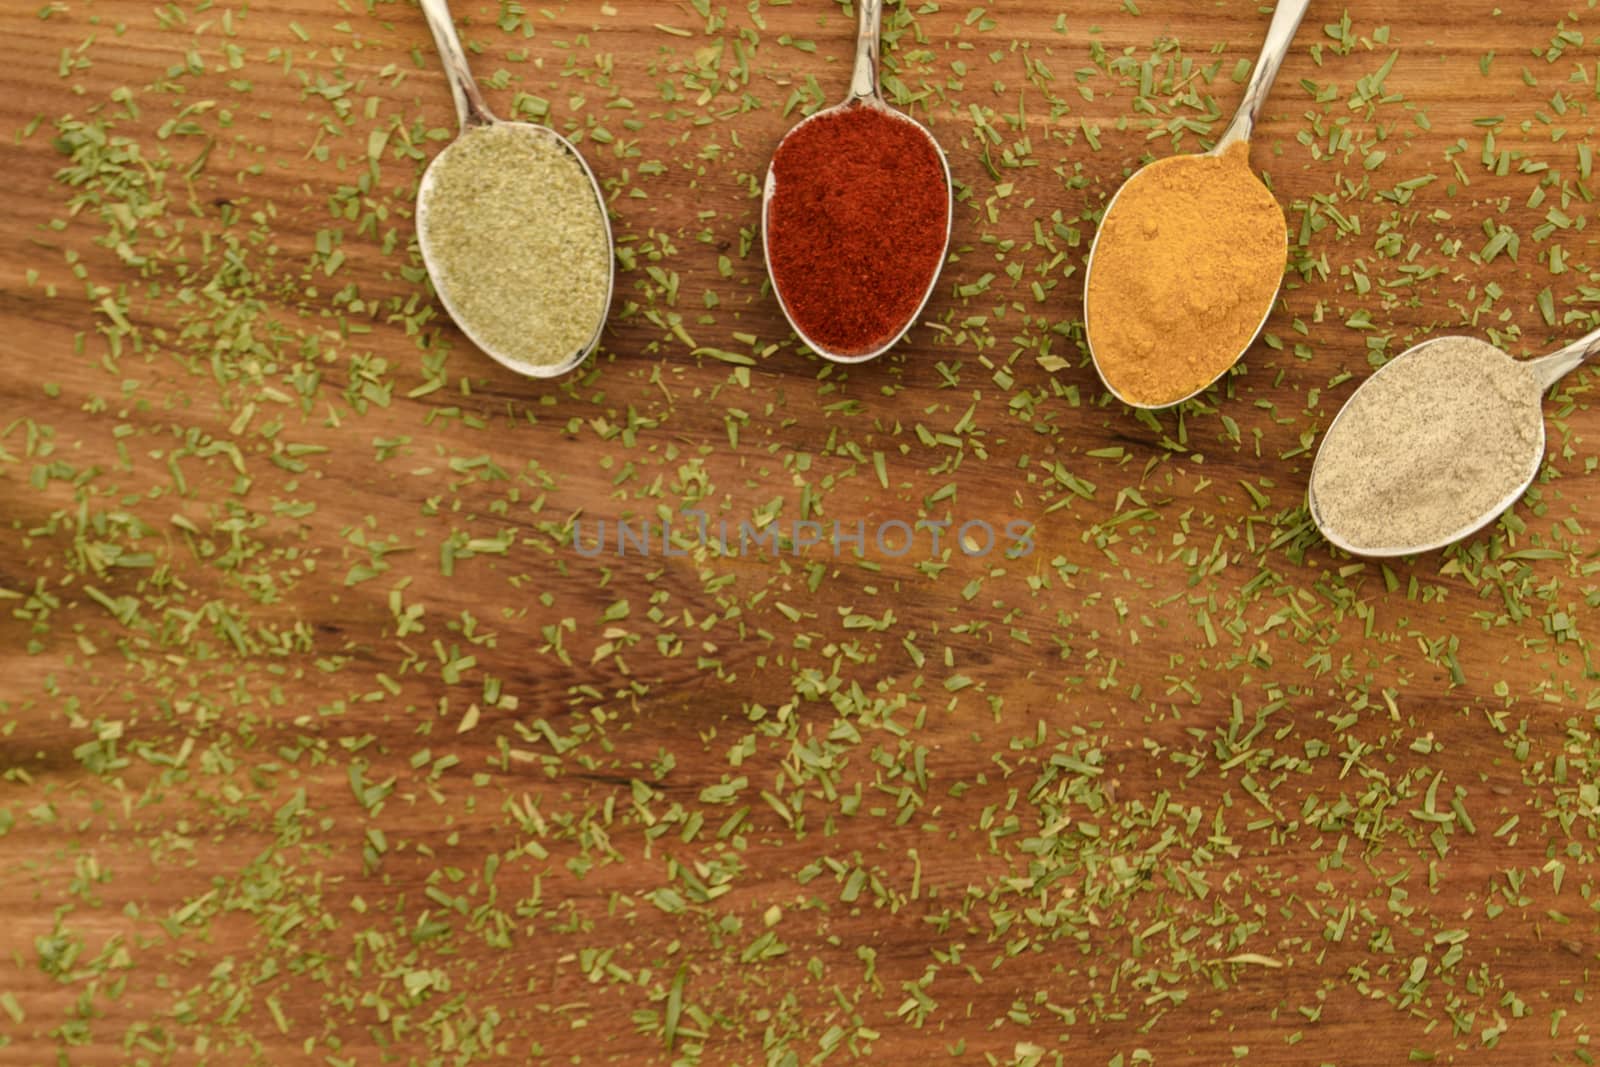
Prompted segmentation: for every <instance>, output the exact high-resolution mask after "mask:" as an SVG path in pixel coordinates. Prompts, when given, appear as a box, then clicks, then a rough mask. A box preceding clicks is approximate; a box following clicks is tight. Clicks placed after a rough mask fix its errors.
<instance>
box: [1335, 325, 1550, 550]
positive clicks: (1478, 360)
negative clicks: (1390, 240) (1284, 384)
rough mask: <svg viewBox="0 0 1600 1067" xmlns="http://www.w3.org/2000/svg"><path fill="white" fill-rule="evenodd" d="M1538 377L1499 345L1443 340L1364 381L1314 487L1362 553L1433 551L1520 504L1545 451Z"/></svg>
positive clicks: (1345, 537) (1339, 532)
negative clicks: (1518, 495)
mask: <svg viewBox="0 0 1600 1067" xmlns="http://www.w3.org/2000/svg"><path fill="white" fill-rule="evenodd" d="M1540 397H1541V389H1540V387H1539V382H1538V380H1537V379H1536V378H1535V377H1534V374H1533V371H1532V370H1530V369H1529V368H1528V367H1527V365H1525V364H1521V363H1518V362H1516V361H1515V360H1513V359H1511V358H1510V357H1508V356H1506V355H1505V354H1504V353H1503V352H1501V351H1500V350H1499V349H1497V348H1495V347H1494V346H1493V345H1490V344H1487V343H1486V342H1483V341H1478V340H1475V339H1473V338H1469V337H1446V338H1441V339H1439V340H1438V341H1435V342H1433V343H1431V344H1429V345H1428V346H1427V348H1426V349H1424V350H1423V351H1422V352H1419V353H1418V354H1416V355H1414V356H1407V357H1404V358H1401V359H1397V360H1395V361H1394V362H1393V363H1391V364H1389V365H1388V366H1386V367H1384V368H1383V369H1382V370H1380V371H1379V372H1378V373H1377V374H1375V375H1374V376H1373V377H1372V379H1371V381H1369V382H1368V383H1367V384H1366V385H1364V386H1363V387H1362V388H1361V389H1360V390H1359V391H1358V392H1357V393H1356V395H1355V396H1354V397H1352V398H1351V401H1350V403H1349V404H1348V405H1347V406H1346V408H1345V410H1344V412H1343V413H1342V414H1341V415H1340V417H1339V419H1338V421H1337V422H1336V423H1335V425H1334V426H1333V427H1332V428H1331V429H1330V430H1329V431H1328V434H1327V437H1326V438H1325V439H1324V440H1323V443H1322V448H1321V450H1320V451H1319V453H1318V454H1317V461H1316V464H1315V466H1314V468H1313V469H1312V474H1311V489H1312V494H1313V495H1314V496H1315V498H1316V504H1317V511H1318V513H1319V515H1320V517H1321V520H1322V524H1323V527H1324V529H1326V530H1328V531H1329V532H1330V533H1332V534H1334V535H1336V536H1337V537H1338V538H1339V539H1340V540H1342V541H1344V542H1345V543H1346V544H1348V545H1349V546H1351V547H1352V548H1355V549H1357V550H1362V549H1365V550H1369V551H1373V552H1381V551H1383V550H1385V549H1397V548H1405V547H1409V546H1421V545H1433V544H1438V543H1440V542H1443V541H1445V540H1446V539H1447V538H1450V537H1451V536H1452V535H1455V534H1458V533H1460V532H1461V531H1462V530H1463V528H1465V527H1467V526H1469V525H1472V524H1473V522H1474V521H1475V520H1478V519H1481V518H1483V517H1484V516H1486V515H1488V514H1489V513H1491V512H1497V511H1498V510H1500V509H1502V508H1504V507H1505V506H1506V505H1508V504H1510V503H1512V501H1511V499H1510V498H1511V494H1512V493H1514V492H1515V491H1516V489H1517V487H1518V486H1520V485H1521V484H1522V483H1523V482H1525V481H1527V480H1528V478H1529V476H1530V475H1532V474H1533V473H1534V472H1535V471H1536V470H1537V469H1538V465H1539V461H1540V459H1541V457H1542V456H1543V453H1544V412H1543V409H1542V408H1541V406H1540Z"/></svg>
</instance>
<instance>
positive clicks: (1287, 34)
mask: <svg viewBox="0 0 1600 1067" xmlns="http://www.w3.org/2000/svg"><path fill="white" fill-rule="evenodd" d="M1310 6H1311V0H1278V9H1277V10H1276V11H1274V12H1273V13H1272V25H1271V26H1269V27H1267V39H1266V42H1265V43H1263V44H1262V46H1261V58H1260V59H1258V60H1256V69H1255V71H1254V73H1252V74H1251V75H1250V84H1249V85H1247V86H1245V90H1244V99H1243V100H1241V101H1239V110H1238V112H1237V113H1235V115H1234V116H1233V121H1232V122H1230V123H1228V128H1227V129H1226V130H1224V131H1222V137H1221V138H1220V139H1219V140H1218V141H1217V145H1216V147H1215V148H1213V149H1212V150H1211V151H1212V154H1214V155H1220V154H1221V153H1222V152H1223V151H1225V150H1226V149H1228V148H1230V147H1232V146H1233V145H1235V144H1237V143H1239V142H1240V141H1248V140H1250V135H1251V134H1252V133H1254V132H1255V128H1256V119H1257V118H1258V117H1260V115H1261V108H1262V107H1263V106H1264V105H1265V104H1266V102H1267V94H1268V93H1270V92H1272V83H1273V82H1274V81H1276V80H1277V78H1278V71H1279V70H1280V69H1281V68H1282V67H1283V61H1284V59H1285V58H1287V57H1288V55H1289V45H1290V43H1291V42H1293V41H1294V34H1295V31H1296V30H1298V29H1299V28H1300V20H1301V19H1302V18H1304V17H1305V14H1306V8H1308V7H1310Z"/></svg>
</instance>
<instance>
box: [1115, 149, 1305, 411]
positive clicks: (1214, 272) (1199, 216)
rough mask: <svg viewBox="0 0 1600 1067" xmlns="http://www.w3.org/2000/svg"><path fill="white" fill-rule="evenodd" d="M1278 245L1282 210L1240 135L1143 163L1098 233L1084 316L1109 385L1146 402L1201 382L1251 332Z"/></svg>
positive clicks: (1280, 260)
mask: <svg viewBox="0 0 1600 1067" xmlns="http://www.w3.org/2000/svg"><path fill="white" fill-rule="evenodd" d="M1287 252H1288V225H1287V223H1286V222H1285V221H1284V217H1283V209H1282V208H1281V207H1279V206H1278V202H1277V200H1276V199H1274V197H1273V195H1272V193H1271V191H1270V190H1268V189H1267V187H1266V186H1265V185H1263V184H1261V179H1259V178H1257V177H1256V175H1255V172H1254V171H1252V170H1251V169H1250V146H1249V144H1248V142H1239V143H1237V144H1235V145H1233V146H1232V147H1231V148H1229V149H1227V150H1226V151H1225V152H1223V153H1222V154H1221V155H1220V156H1206V155H1200V156H1173V157H1171V158H1169V159H1163V160H1159V161H1157V162H1155V163H1152V164H1150V166H1148V167H1146V168H1145V169H1144V170H1143V171H1141V172H1140V173H1139V174H1138V175H1137V176H1136V177H1135V178H1134V179H1132V180H1130V181H1129V182H1128V183H1127V185H1125V186H1124V187H1123V189H1122V191H1121V192H1120V193H1119V194H1118V195H1117V198H1116V200H1115V202H1114V203H1113V204H1112V205H1111V208H1110V210H1109V211H1107V213H1106V217H1105V219H1104V220H1103V221H1102V222H1101V224H1100V232H1099V233H1098V234H1097V235H1096V238H1095V246H1094V261H1093V264H1092V268H1091V270H1090V273H1089V281H1088V289H1087V292H1086V293H1085V303H1086V306H1085V308H1084V319H1085V324H1086V327H1087V332H1088V336H1089V344H1090V347H1091V348H1092V349H1093V351H1094V359H1095V363H1096V365H1097V366H1098V367H1099V369H1100V373H1101V375H1102V376H1103V377H1104V378H1105V381H1106V384H1107V385H1109V386H1111V388H1112V389H1113V390H1115V392H1116V393H1117V395H1118V396H1120V397H1121V398H1122V399H1123V400H1126V401H1127V402H1129V403H1131V404H1138V405H1141V406H1145V407H1163V406H1165V405H1168V404H1175V403H1177V402H1178V401H1180V400H1182V399H1184V398H1185V397H1188V396H1190V395H1191V394H1193V393H1195V392H1198V391H1199V390H1200V389H1203V388H1205V387H1206V386H1207V385H1209V384H1210V383H1211V382H1212V381H1213V380H1214V379H1215V378H1216V377H1217V376H1218V375H1220V374H1222V373H1223V372H1224V371H1226V370H1227V369H1228V368H1229V367H1231V366H1232V365H1233V363H1234V361H1235V360H1237V359H1238V358H1239V354H1240V353H1241V352H1243V351H1244V349H1245V347H1246V346H1248V345H1249V344H1250V342H1251V341H1252V340H1254V339H1255V336H1256V333H1257V332H1258V331H1259V330H1260V329H1261V324H1262V320H1263V319H1265V318H1266V315H1267V312H1268V311H1270V310H1271V308H1272V302H1273V298H1274V297H1275V296H1276V295H1277V292H1278V285H1279V283H1280V282H1281V281H1282V279H1283V268H1284V263H1285V259H1286V256H1287Z"/></svg>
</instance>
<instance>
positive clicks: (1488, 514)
mask: <svg viewBox="0 0 1600 1067" xmlns="http://www.w3.org/2000/svg"><path fill="white" fill-rule="evenodd" d="M1443 340H1446V338H1441V337H1436V338H1432V339H1430V340H1427V341H1424V342H1422V343H1421V344H1418V345H1413V346H1412V347H1410V348H1408V349H1406V350H1405V351H1404V352H1402V353H1400V354H1399V355H1398V356H1396V357H1394V359H1392V360H1390V361H1389V362H1388V363H1385V364H1384V365H1383V366H1382V367H1381V368H1379V369H1378V370H1377V371H1375V372H1374V373H1373V375H1372V376H1371V377H1370V378H1368V379H1367V380H1366V381H1365V382H1363V383H1361V387H1360V388H1359V389H1357V390H1356V391H1355V392H1354V393H1352V394H1351V395H1350V399H1349V400H1346V401H1345V403H1344V406H1343V407H1342V408H1340V409H1339V414H1338V415H1337V416H1335V417H1334V420H1333V422H1332V423H1331V424H1329V426H1328V430H1327V432H1326V433H1325V434H1323V437H1322V445H1321V446H1320V447H1319V448H1318V450H1317V458H1316V460H1315V461H1314V462H1313V463H1312V465H1311V484H1310V487H1309V488H1308V489H1307V492H1306V504H1307V507H1308V508H1309V509H1310V511H1311V518H1312V520H1313V521H1314V522H1316V524H1317V529H1318V530H1320V531H1321V532H1322V536H1323V537H1325V538H1327V540H1328V541H1329V543H1331V544H1333V545H1335V546H1337V547H1338V548H1342V549H1344V550H1345V551H1346V552H1349V553H1350V554H1352V555H1356V556H1363V557H1366V558H1369V559H1385V558H1393V557H1396V556H1413V555H1419V554H1421V553H1424V552H1432V551H1435V550H1437V549H1441V548H1444V547H1445V546H1447V545H1452V544H1454V543H1455V542H1457V541H1460V540H1462V539H1463V538H1467V537H1471V536H1472V535H1473V534H1475V533H1477V532H1478V531H1480V530H1482V529H1483V528H1484V527H1486V526H1488V525H1489V524H1490V523H1492V522H1494V521H1495V519H1497V518H1499V517H1500V515H1501V514H1502V513H1503V512H1505V510H1506V509H1507V508H1509V507H1511V506H1512V505H1513V504H1515V503H1516V502H1517V501H1518V500H1521V499H1522V495H1523V494H1524V493H1526V492H1527V491H1528V487H1529V486H1531V485H1532V484H1533V480H1534V478H1535V477H1537V476H1538V473H1539V467H1540V466H1541V464H1542V463H1543V461H1544V453H1545V429H1544V421H1543V419H1542V418H1541V419H1540V420H1539V435H1538V439H1537V440H1536V441H1534V442H1532V443H1531V444H1530V446H1529V448H1528V450H1527V452H1528V454H1527V455H1526V456H1525V457H1523V458H1524V460H1525V462H1524V463H1522V465H1521V466H1522V469H1520V470H1519V471H1517V472H1516V473H1518V474H1519V475H1521V479H1520V481H1519V482H1518V483H1517V484H1516V488H1515V489H1513V490H1511V491H1510V492H1508V493H1506V494H1505V496H1504V497H1502V498H1501V499H1500V500H1499V501H1497V502H1496V503H1494V504H1493V505H1492V506H1490V507H1488V508H1486V509H1485V510H1484V511H1483V513H1482V514H1480V515H1476V516H1473V517H1472V518H1471V519H1470V520H1468V521H1467V522H1465V523H1463V524H1462V526H1461V527H1460V528H1459V529H1458V530H1455V531H1453V532H1451V533H1449V534H1448V535H1446V536H1444V537H1440V538H1435V539H1431V540H1428V541H1421V542H1417V543H1414V544H1398V545H1383V546H1372V545H1358V544H1354V543H1352V542H1351V541H1350V540H1349V538H1348V537H1346V536H1345V533H1344V532H1343V531H1341V530H1340V529H1339V528H1338V527H1337V526H1336V525H1333V524H1330V523H1329V521H1328V518H1327V514H1326V508H1325V507H1324V504H1325V501H1321V500H1319V499H1318V496H1317V491H1316V485H1317V469H1318V466H1319V464H1321V462H1322V458H1323V452H1324V449H1326V447H1327V444H1328V442H1329V441H1330V440H1332V439H1334V438H1335V437H1336V435H1337V434H1339V432H1340V429H1339V424H1340V422H1341V421H1342V420H1343V419H1344V417H1345V415H1346V414H1347V413H1348V412H1349V411H1350V410H1351V407H1352V405H1354V404H1355V402H1356V398H1357V397H1359V396H1360V395H1361V394H1362V392H1363V391H1364V390H1367V389H1370V388H1372V386H1373V383H1374V382H1381V381H1383V380H1384V378H1385V375H1386V374H1390V373H1393V371H1392V370H1391V368H1393V367H1395V366H1396V365H1398V364H1400V363H1401V361H1402V360H1419V359H1426V358H1428V353H1429V350H1430V349H1433V348H1434V346H1436V345H1437V344H1438V343H1439V342H1440V341H1443ZM1596 352H1600V330H1596V331H1594V332H1593V333H1590V334H1588V335H1587V336H1585V337H1583V338H1580V339H1579V340H1577V341H1574V342H1573V343H1572V344H1570V345H1568V346H1567V347H1565V348H1563V349H1561V350H1560V351H1557V352H1553V353H1551V354H1550V355H1548V356H1542V357H1540V358H1539V359H1531V360H1518V359H1515V358H1513V357H1512V356H1510V355H1507V354H1506V353H1505V352H1500V353H1499V355H1500V356H1501V357H1503V358H1504V359H1505V360H1506V361H1507V362H1508V363H1514V364H1517V365H1518V366H1519V367H1521V368H1522V369H1523V370H1524V371H1526V372H1527V373H1528V374H1531V375H1532V376H1533V378H1534V381H1535V382H1536V383H1537V384H1538V386H1539V396H1541V397H1542V396H1543V395H1544V394H1545V393H1547V392H1549V390H1550V389H1552V388H1553V387H1554V386H1555V384H1556V383H1557V382H1559V381H1560V380H1561V379H1563V378H1565V377H1566V376H1567V375H1568V374H1571V373H1572V372H1573V371H1574V370H1576V369H1577V368H1578V367H1580V366H1582V365H1583V363H1584V362H1585V361H1586V360H1588V359H1589V358H1590V357H1592V356H1593V355H1594V354H1595V353H1596ZM1507 403H1509V402H1507ZM1395 417H1396V419H1397V420H1403V419H1405V418H1406V417H1408V413H1406V412H1396V413H1395Z"/></svg>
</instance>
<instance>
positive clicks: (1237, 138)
mask: <svg viewBox="0 0 1600 1067" xmlns="http://www.w3.org/2000/svg"><path fill="white" fill-rule="evenodd" d="M1310 6H1311V0H1279V2H1278V8H1277V10H1276V11H1275V12H1273V15H1272V23H1271V25H1269V26H1268V27H1267V39H1266V41H1265V42H1264V43H1263V44H1262V46H1261V58H1260V59H1258V60H1257V61H1256V66H1255V70H1254V72H1253V73H1252V74H1251V75H1250V83H1249V84H1248V85H1247V86H1245V91H1244V98H1243V99H1242V100H1241V101H1240V102H1239V109H1238V111H1236V112H1235V113H1234V116H1233V120H1232V121H1231V122H1229V123H1228V128H1227V129H1225V130H1224V131H1223V132H1222V136H1221V137H1219V138H1218V139H1217V143H1216V144H1214V145H1213V146H1212V147H1211V150H1210V151H1208V152H1204V153H1202V155H1205V156H1211V157H1213V158H1216V157H1220V156H1222V155H1223V154H1224V153H1225V152H1227V151H1228V149H1230V148H1232V147H1233V146H1234V145H1236V144H1239V143H1240V142H1248V141H1249V140H1250V137H1251V135H1252V134H1253V133H1254V132H1255V128H1256V120H1257V119H1258V118H1259V117H1260V115H1261V109H1262V108H1263V107H1264V106H1265V105H1266V102H1267V96H1268V95H1269V94H1270V93H1271V92H1272V84H1273V82H1275V81H1276V80H1277V78H1278V71H1280V70H1281V69H1282V68H1283V61H1284V59H1286V58H1287V57H1288V55H1289V45H1290V44H1291V43H1292V42H1293V41H1294V35H1295V31H1297V30H1298V29H1299V28H1300V20H1301V19H1303V18H1304V17H1305V13H1306V9H1307V8H1308V7H1310ZM1169 158H1178V157H1169ZM1165 162H1167V160H1157V161H1156V162H1154V163H1151V164H1150V165H1149V166H1147V167H1144V168H1141V169H1140V170H1139V171H1138V172H1137V173H1135V174H1134V175H1133V176H1132V177H1130V178H1129V179H1128V180H1127V181H1125V182H1123V183H1122V187H1121V188H1119V189H1118V190H1117V192H1116V195H1115V196H1113V197H1112V198H1111V202H1110V203H1109V204H1107V205H1106V210H1105V215H1104V216H1103V217H1105V218H1109V217H1110V216H1111V213H1112V211H1114V210H1115V209H1116V206H1117V201H1118V200H1120V199H1121V198H1122V194H1123V193H1125V192H1127V191H1128V187H1129V186H1131V185H1133V184H1134V183H1135V182H1137V181H1139V180H1140V179H1141V178H1144V177H1146V176H1147V175H1148V174H1149V172H1150V169H1151V167H1157V166H1160V165H1161V164H1162V163H1165ZM1104 232H1105V228H1104V226H1102V227H1101V228H1100V229H1098V230H1096V231H1095V235H1094V243H1093V244H1092V245H1090V246H1089V261H1088V264H1087V266H1086V267H1085V268H1084V275H1083V293H1084V302H1083V303H1084V323H1085V327H1087V325H1088V318H1089V279H1090V278H1092V277H1093V276H1094V254H1095V250H1096V249H1098V248H1099V247H1100V237H1101V234H1103V233H1104ZM1283 254H1284V260H1285V262H1287V260H1288V257H1289V245H1288V230H1287V228H1285V230H1284V248H1283ZM1281 288H1282V286H1281V284H1280V286H1279V289H1281ZM1277 300H1278V293H1277V290H1275V291H1274V292H1273V294H1272V299H1271V300H1268V301H1266V302H1265V303H1264V304H1263V306H1262V308H1261V321H1260V322H1259V323H1257V325H1256V328H1255V331H1254V332H1253V333H1252V334H1251V335H1250V341H1249V342H1248V343H1247V344H1246V345H1245V348H1244V349H1242V350H1240V352H1239V353H1238V354H1237V355H1235V356H1234V358H1233V359H1232V360H1231V361H1229V364H1228V366H1226V367H1224V368H1223V369H1222V370H1221V371H1219V372H1218V373H1217V374H1216V376H1215V377H1213V378H1212V379H1211V380H1210V381H1208V382H1206V383H1205V384H1204V385H1202V386H1200V387H1199V388H1198V389H1196V390H1195V391H1194V392H1192V393H1190V394H1188V395H1187V396H1184V397H1180V398H1178V399H1176V400H1172V401H1167V402H1165V403H1160V404H1141V403H1136V402H1134V401H1132V400H1129V399H1128V398H1127V397H1125V396H1123V395H1122V393H1120V392H1119V391H1118V390H1117V387H1116V386H1115V385H1113V384H1112V382H1111V380H1110V379H1109V378H1108V377H1107V376H1106V372H1105V368H1104V367H1103V366H1102V365H1101V363H1100V359H1099V357H1098V356H1096V355H1095V352H1094V345H1093V343H1092V342H1090V344H1089V358H1090V359H1091V360H1092V361H1093V362H1094V369H1095V373H1097V374H1098V375H1099V376H1100V381H1101V383H1102V384H1104V385H1105V387H1106V389H1107V390H1108V391H1109V392H1110V393H1111V395H1112V396H1114V397H1116V398H1117V399H1118V400H1120V401H1122V403H1124V404H1126V405H1127V406H1128V407H1131V408H1141V409H1144V410H1147V411H1157V410H1160V409H1163V408H1169V407H1173V406H1174V405H1177V404H1181V403H1183V402H1184V401H1186V400H1193V399H1194V398H1195V397H1197V396H1199V395H1200V394H1201V393H1203V392H1205V391H1206V390H1207V389H1209V388H1211V387H1212V386H1213V385H1215V384H1216V383H1217V381H1218V380H1219V379H1221V378H1222V376H1223V375H1225V374H1227V373H1228V371H1229V370H1230V369H1231V368H1232V366H1233V364H1234V363H1237V362H1238V360H1239V356H1242V355H1244V353H1245V351H1247V350H1248V349H1249V347H1250V345H1251V344H1254V343H1255V339H1256V338H1257V337H1259V336H1260V335H1261V331H1262V329H1263V328H1264V327H1265V326H1266V324H1267V319H1268V318H1269V317H1270V316H1271V314H1272V307H1273V305H1274V304H1275V303H1277ZM1084 334H1085V336H1086V337H1089V336H1092V334H1090V333H1089V331H1088V329H1087V328H1086V329H1085V330H1084Z"/></svg>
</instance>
